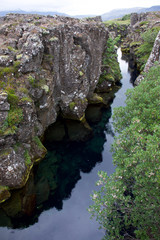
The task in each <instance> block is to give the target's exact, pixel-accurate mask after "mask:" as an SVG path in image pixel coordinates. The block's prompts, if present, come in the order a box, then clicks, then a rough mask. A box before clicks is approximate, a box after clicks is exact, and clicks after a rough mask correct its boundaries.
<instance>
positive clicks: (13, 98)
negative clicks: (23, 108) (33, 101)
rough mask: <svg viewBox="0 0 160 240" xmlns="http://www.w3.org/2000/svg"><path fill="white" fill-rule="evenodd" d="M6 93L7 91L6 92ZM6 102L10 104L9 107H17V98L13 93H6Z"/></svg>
mask: <svg viewBox="0 0 160 240" xmlns="http://www.w3.org/2000/svg"><path fill="white" fill-rule="evenodd" d="M7 92H8V91H7ZM8 102H9V103H10V104H11V105H14V106H16V105H18V102H19V97H18V96H17V95H16V94H15V93H10V92H8Z"/></svg>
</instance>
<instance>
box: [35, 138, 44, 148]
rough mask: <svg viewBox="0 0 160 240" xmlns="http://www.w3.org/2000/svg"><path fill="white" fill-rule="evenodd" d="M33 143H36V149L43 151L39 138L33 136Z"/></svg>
mask: <svg viewBox="0 0 160 240" xmlns="http://www.w3.org/2000/svg"><path fill="white" fill-rule="evenodd" d="M33 140H34V142H35V143H36V145H37V146H38V148H39V149H40V150H41V149H44V146H43V144H42V142H41V140H40V139H39V137H37V136H35V137H34V138H33Z"/></svg>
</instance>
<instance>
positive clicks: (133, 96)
mask: <svg viewBox="0 0 160 240" xmlns="http://www.w3.org/2000/svg"><path fill="white" fill-rule="evenodd" d="M159 72H160V65H159V66H155V67H153V68H151V69H150V71H149V73H148V74H147V75H146V77H145V80H143V81H142V82H141V83H140V84H139V86H137V87H135V88H134V89H132V90H129V91H128V92H127V100H126V106H125V107H119V108H117V109H115V110H114V117H113V119H114V121H115V123H114V127H115V130H116V131H117V132H118V134H119V135H118V136H117V137H116V138H115V141H114V144H113V152H114V154H113V160H114V164H115V165H116V170H115V173H113V174H112V175H111V176H107V173H106V172H99V177H100V179H99V181H98V182H97V185H100V186H101V189H100V190H99V191H95V192H94V194H93V195H92V200H93V201H94V204H93V205H92V206H91V207H90V209H89V211H90V212H91V214H92V216H96V218H97V221H98V222H99V223H100V226H101V227H103V228H104V229H105V230H106V235H105V237H104V239H109V240H111V239H117V240H118V239H119V240H122V239H126V237H128V239H135V240H136V239H137V240H138V239H141V240H144V239H145V240H150V239H159V232H160V225H159V222H160V208H159V206H160V167H159V166H160V145H159V139H160V124H159V123H160V94H159V93H160V76H159ZM129 237H130V238H129Z"/></svg>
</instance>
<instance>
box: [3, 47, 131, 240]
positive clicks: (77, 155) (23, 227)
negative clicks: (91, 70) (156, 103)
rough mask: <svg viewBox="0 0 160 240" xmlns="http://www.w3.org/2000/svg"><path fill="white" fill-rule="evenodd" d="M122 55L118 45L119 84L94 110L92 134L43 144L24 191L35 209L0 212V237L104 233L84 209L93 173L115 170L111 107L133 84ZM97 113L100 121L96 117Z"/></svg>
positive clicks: (28, 239) (31, 239)
mask: <svg viewBox="0 0 160 240" xmlns="http://www.w3.org/2000/svg"><path fill="white" fill-rule="evenodd" d="M121 57H122V56H121V51H120V49H118V60H119V63H120V68H121V71H122V76H123V78H122V80H121V83H122V87H121V88H120V89H119V90H118V92H116V93H115V98H114V99H113V102H112V103H111V105H110V106H108V107H106V108H101V107H99V108H98V109H97V111H99V114H98V117H97V116H95V121H92V122H90V125H91V126H92V128H93V133H92V136H91V137H90V139H89V140H87V141H85V142H81V143H80V142H70V141H68V139H67V138H66V139H65V140H63V141H62V142H59V143H55V142H46V143H45V144H46V146H47V148H48V155H47V156H46V158H45V159H44V160H43V161H42V162H41V163H40V164H39V165H38V166H37V167H36V168H35V169H34V174H32V175H31V178H30V181H29V187H28V189H29V190H26V191H29V193H28V195H29V196H32V197H33V203H34V207H33V204H32V207H33V213H34V214H33V213H30V212H29V213H30V214H28V215H30V216H29V217H22V216H20V215H19V216H17V217H19V218H16V219H15V218H14V217H13V216H12V217H10V218H9V217H8V216H6V215H5V213H4V212H2V211H1V212H0V216H2V217H1V220H0V225H1V226H3V227H0V240H22V239H23V240H35V239H40V240H42V239H43V240H44V239H45V240H64V239H65V240H89V239H92V240H100V239H101V238H102V237H103V236H104V232H103V230H98V223H97V222H96V221H95V219H93V220H91V219H90V215H89V213H88V212H87V208H88V207H89V205H90V204H91V203H92V202H91V199H90V194H92V191H93V190H95V189H96V186H95V182H96V181H97V180H98V177H97V172H98V171H100V170H104V171H107V172H108V174H112V173H113V172H114V169H115V167H114V166H113V164H112V153H111V152H110V147H111V144H112V142H113V137H114V129H113V126H112V113H113V109H114V107H117V106H124V105H125V92H126V89H129V88H132V87H133V85H132V80H133V79H131V73H130V72H129V71H128V63H127V62H126V61H125V60H122V59H121ZM93 111H95V109H91V112H93ZM97 118H101V121H100V122H97V121H96V119H97ZM35 193H36V198H37V202H36V203H35V202H34V196H35ZM16 194H17V193H15V196H16V197H17V196H19V195H18V194H19V193H18V194H17V195H16ZM22 194H24V193H23V192H22V193H21V195H22ZM17 199H18V198H17ZM12 208H13V207H12ZM7 211H8V213H10V212H11V211H9V210H7ZM10 215H11V213H10Z"/></svg>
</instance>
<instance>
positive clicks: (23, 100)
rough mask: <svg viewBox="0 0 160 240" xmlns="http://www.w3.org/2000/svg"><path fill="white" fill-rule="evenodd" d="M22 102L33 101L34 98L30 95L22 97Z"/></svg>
mask: <svg viewBox="0 0 160 240" xmlns="http://www.w3.org/2000/svg"><path fill="white" fill-rule="evenodd" d="M21 102H32V99H31V98H30V97H23V98H21Z"/></svg>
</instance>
